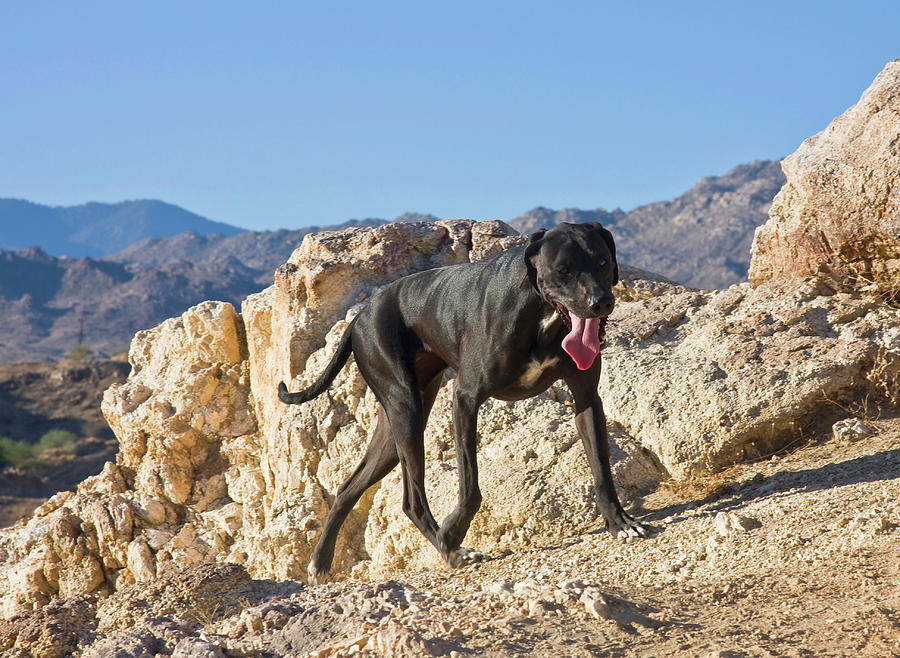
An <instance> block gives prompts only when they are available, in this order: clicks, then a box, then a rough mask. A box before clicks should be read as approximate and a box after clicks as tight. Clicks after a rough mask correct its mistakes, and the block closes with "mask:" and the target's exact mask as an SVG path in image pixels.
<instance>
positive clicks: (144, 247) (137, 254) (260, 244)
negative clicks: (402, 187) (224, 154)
mask: <svg viewBox="0 0 900 658" xmlns="http://www.w3.org/2000/svg"><path fill="white" fill-rule="evenodd" d="M384 223H386V220H384V219H362V220H359V219H351V220H350V221H347V222H344V223H343V224H338V225H336V226H328V227H326V228H322V227H319V226H308V227H306V228H302V229H298V230H295V231H288V230H286V229H281V230H278V231H244V232H243V233H238V234H237V235H233V236H230V237H225V236H224V235H221V234H214V235H198V234H197V233H193V232H188V233H179V234H178V235H173V236H172V237H167V238H144V239H143V240H141V241H139V242H136V243H134V244H133V245H131V246H129V247H127V248H126V249H123V250H122V251H120V252H118V253H115V254H111V255H110V256H107V257H106V258H105V259H104V260H107V261H112V262H116V263H122V264H127V265H130V266H133V267H141V268H155V267H160V266H162V265H164V264H166V263H169V262H171V261H173V260H182V261H186V262H190V263H218V262H222V261H224V260H227V259H230V258H231V259H235V260H237V261H240V262H241V263H242V264H243V265H244V266H246V267H248V268H250V269H251V270H254V271H255V273H256V277H257V280H258V282H259V283H260V284H262V285H268V284H269V283H271V282H272V274H273V272H274V271H275V268H276V267H278V266H279V265H281V264H282V263H284V262H285V261H286V260H287V259H288V257H289V256H290V255H291V253H292V252H293V251H294V249H296V248H297V247H299V246H300V243H301V242H303V238H304V236H306V235H307V234H308V233H315V232H317V231H323V230H326V229H327V230H341V229H345V228H351V227H354V226H378V225H379V224H384Z"/></svg>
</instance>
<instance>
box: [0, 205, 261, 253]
mask: <svg viewBox="0 0 900 658" xmlns="http://www.w3.org/2000/svg"><path fill="white" fill-rule="evenodd" d="M242 230H243V229H240V228H238V227H236V226H231V225H229V224H223V223H222V222H214V221H212V220H209V219H206V218H205V217H201V216H200V215H196V214H194V213H192V212H189V211H187V210H185V209H184V208H179V207H178V206H174V205H172V204H169V203H164V202H162V201H153V200H142V201H123V202H121V203H96V202H93V203H86V204H83V205H80V206H56V207H51V206H43V205H40V204H37V203H31V202H30V201H22V200H20V199H0V248H2V249H6V250H10V251H18V250H21V249H26V248H28V247H34V246H39V247H41V248H42V249H43V250H44V251H46V252H47V253H50V254H53V255H55V256H69V257H70V258H81V257H85V256H90V257H92V258H98V257H101V256H105V255H107V254H111V253H113V252H116V251H119V250H120V249H124V248H125V247H127V246H128V245H130V244H132V243H134V242H136V241H138V240H141V239H143V238H146V237H161V236H169V235H175V234H176V233H179V232H182V231H194V232H196V233H200V234H209V233H219V234H221V235H223V236H230V235H235V234H237V233H240V232H241V231H242Z"/></svg>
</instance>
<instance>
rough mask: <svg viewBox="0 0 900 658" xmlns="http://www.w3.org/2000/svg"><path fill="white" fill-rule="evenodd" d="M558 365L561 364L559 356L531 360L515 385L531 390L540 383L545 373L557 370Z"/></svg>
mask: <svg viewBox="0 0 900 658" xmlns="http://www.w3.org/2000/svg"><path fill="white" fill-rule="evenodd" d="M557 364H559V357H558V356H548V357H544V358H543V359H531V360H530V361H528V362H527V364H526V365H525V369H524V370H523V371H522V374H521V375H519V378H518V379H517V380H516V382H515V385H516V386H517V387H520V388H530V387H531V386H534V385H535V384H536V383H537V382H538V381H540V379H541V377H543V376H544V373H545V372H547V371H548V370H550V369H552V368H555V367H556V366H557Z"/></svg>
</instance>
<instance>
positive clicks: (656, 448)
mask: <svg viewBox="0 0 900 658" xmlns="http://www.w3.org/2000/svg"><path fill="white" fill-rule="evenodd" d="M823 291H824V292H823ZM826 293H827V294H826ZM607 340H608V343H609V344H608V346H607V348H606V349H605V350H604V352H603V372H602V374H601V379H600V391H601V397H602V398H603V401H604V407H605V409H606V412H607V415H608V416H609V417H610V418H612V419H614V420H616V421H618V422H619V423H620V424H621V425H622V427H623V428H624V430H625V432H626V433H627V434H629V435H631V436H632V437H634V438H635V439H636V440H637V441H638V442H639V443H640V444H641V445H642V446H644V447H645V448H647V449H648V450H650V451H651V452H652V453H653V454H654V455H655V456H656V457H657V458H658V459H659V461H660V462H661V463H662V464H663V466H664V467H665V469H666V470H667V471H668V472H669V473H670V474H671V475H673V476H675V477H679V478H681V477H687V476H689V475H691V474H692V473H696V472H704V471H710V470H716V469H719V468H721V467H724V466H726V465H729V464H733V463H734V462H735V461H739V460H742V459H746V458H756V457H759V456H761V455H763V454H767V453H768V452H770V451H772V450H774V449H777V448H780V447H781V446H782V445H784V444H785V443H788V442H790V441H791V440H792V439H793V438H794V437H795V436H796V434H797V432H798V431H799V430H800V429H801V428H803V427H804V426H805V425H806V424H808V423H810V422H814V421H816V420H817V418H819V417H820V416H822V415H823V414H827V413H833V412H834V410H836V409H837V407H836V405H835V402H837V401H840V400H845V399H852V398H853V397H854V396H856V395H865V394H867V393H868V394H870V395H871V398H872V400H873V401H874V400H876V399H879V398H880V399H885V398H887V397H890V396H891V395H892V394H893V391H894V390H896V383H897V379H898V371H900V311H898V310H897V309H894V308H890V307H886V306H884V305H882V304H880V303H878V301H877V300H873V299H868V298H862V297H860V296H859V295H854V294H850V293H839V294H831V292H830V290H829V289H828V287H827V286H825V285H823V284H822V282H821V281H818V280H808V281H796V282H793V283H791V282H789V283H775V282H772V283H767V284H762V285H759V286H757V287H755V288H753V287H751V286H750V285H749V284H742V285H739V286H732V287H731V288H729V289H728V290H725V291H721V292H715V293H700V292H690V291H688V292H677V291H676V292H672V293H668V294H664V295H661V296H659V297H653V298H650V299H646V300H642V301H638V302H631V303H623V304H619V305H618V306H617V308H616V310H615V311H614V312H613V315H612V316H611V319H610V324H609V328H608V330H607Z"/></svg>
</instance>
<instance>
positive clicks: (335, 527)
mask: <svg viewBox="0 0 900 658" xmlns="http://www.w3.org/2000/svg"><path fill="white" fill-rule="evenodd" d="M398 461H399V459H398V457H397V448H396V446H395V445H394V437H393V436H392V435H391V426H390V423H389V422H388V420H387V416H385V413H384V410H381V411H380V412H379V414H378V421H377V423H376V425H375V431H374V433H373V434H372V440H371V441H370V442H369V447H368V448H367V449H366V454H365V456H364V457H363V458H362V461H360V462H359V465H358V466H357V467H356V470H355V471H353V474H352V475H350V477H348V478H347V479H346V480H345V481H344V483H343V484H342V485H341V487H340V489H338V492H337V495H336V496H335V498H334V504H333V505H332V506H331V509H330V510H329V511H328V517H327V518H326V519H325V526H324V527H323V529H322V534H321V536H320V537H319V541H318V543H317V544H316V547H315V549H313V552H312V556H311V557H310V560H309V566H308V567H307V569H306V571H307V574H308V576H309V583H310V585H314V584H316V583H319V584H321V583H323V582H325V581H326V580H327V578H328V571H329V569H330V568H331V561H332V559H333V558H334V545H335V542H336V541H337V535H338V531H339V530H340V528H341V525H342V524H343V523H344V520H345V519H346V518H347V515H348V514H349V513H350V510H352V509H353V506H354V505H356V503H357V501H358V500H359V499H360V497H361V496H362V495H363V494H364V493H365V492H366V489H368V488H369V487H371V486H372V485H373V484H375V483H376V482H378V481H379V480H381V479H382V478H383V477H384V476H385V475H387V474H388V473H390V472H391V470H392V469H393V468H394V466H396V465H397V462H398Z"/></svg>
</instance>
